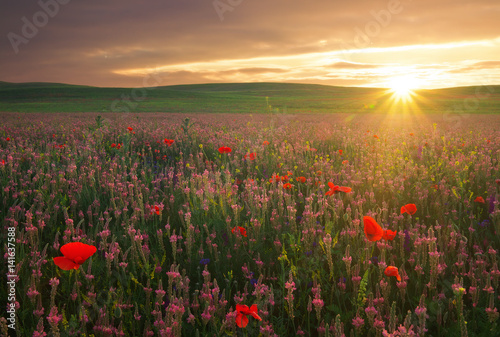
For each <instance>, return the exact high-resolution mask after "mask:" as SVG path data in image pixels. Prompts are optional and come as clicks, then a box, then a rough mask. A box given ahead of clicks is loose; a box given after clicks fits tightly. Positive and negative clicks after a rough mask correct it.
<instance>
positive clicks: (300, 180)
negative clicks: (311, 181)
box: [295, 177, 306, 183]
mask: <svg viewBox="0 0 500 337" xmlns="http://www.w3.org/2000/svg"><path fill="white" fill-rule="evenodd" d="M295 180H297V181H298V182H301V183H305V182H306V177H297V178H295Z"/></svg>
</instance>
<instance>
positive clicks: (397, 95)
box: [388, 76, 420, 101]
mask: <svg viewBox="0 0 500 337" xmlns="http://www.w3.org/2000/svg"><path fill="white" fill-rule="evenodd" d="M388 86H389V91H390V92H391V93H392V96H393V98H394V100H396V101H411V99H412V96H413V95H414V94H415V93H414V90H415V89H418V88H419V86H420V81H419V80H418V79H416V78H415V77H412V76H399V77H394V78H392V79H390V80H389V82H388Z"/></svg>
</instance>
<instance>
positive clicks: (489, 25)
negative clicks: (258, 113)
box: [0, 0, 500, 89]
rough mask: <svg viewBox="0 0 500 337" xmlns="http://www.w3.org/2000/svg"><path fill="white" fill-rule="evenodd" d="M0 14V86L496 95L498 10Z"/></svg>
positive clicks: (449, 3)
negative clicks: (486, 89) (471, 89)
mask: <svg viewBox="0 0 500 337" xmlns="http://www.w3.org/2000/svg"><path fill="white" fill-rule="evenodd" d="M0 11H1V13H2V20H0V33H1V34H2V39H1V42H0V61H1V62H0V81H8V82H28V81H30V82H35V81H36V82H63V83H71V84H85V85H95V86H114V87H134V86H143V85H144V78H145V76H146V75H147V74H148V73H151V72H157V75H158V76H159V77H161V85H171V84H191V83H211V82H262V81H267V82H269V81H272V82H294V83H317V84H328V85H341V86H370V87H393V86H395V85H399V86H400V87H409V88H410V89H411V88H440V87H452V86H467V85H481V84H500V29H499V25H498V18H499V17H500V2H499V1H498V0H479V1H463V0H442V1H438V2H437V1H430V0H413V1H410V0H401V1H400V0H376V1H369V0H361V1H336V0H328V1H324V0H319V1H315V2H306V1H300V0H273V1H262V0H252V1H250V0H207V1H200V0H175V1H174V0H162V1H159V0H149V1H137V0H136V1H132V0H119V1H118V0H109V1H98V0H88V1H76V0H72V1H70V0H41V1H38V2H37V1H3V2H2V3H1V4H0Z"/></svg>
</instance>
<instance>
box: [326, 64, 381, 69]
mask: <svg viewBox="0 0 500 337" xmlns="http://www.w3.org/2000/svg"><path fill="white" fill-rule="evenodd" d="M380 66H381V65H377V64H364V63H353V62H335V63H332V64H330V65H328V66H326V68H334V69H372V68H378V67H380Z"/></svg>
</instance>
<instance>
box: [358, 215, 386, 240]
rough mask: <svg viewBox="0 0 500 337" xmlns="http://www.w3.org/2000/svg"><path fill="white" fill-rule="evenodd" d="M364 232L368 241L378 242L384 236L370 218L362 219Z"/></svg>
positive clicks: (381, 230) (378, 226)
mask: <svg viewBox="0 0 500 337" xmlns="http://www.w3.org/2000/svg"><path fill="white" fill-rule="evenodd" d="M363 223H364V231H365V235H366V238H367V239H368V240H369V241H378V240H380V239H382V237H383V236H384V230H383V229H382V227H380V225H379V224H378V223H377V222H376V221H375V219H374V218H372V217H371V216H364V217H363Z"/></svg>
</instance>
